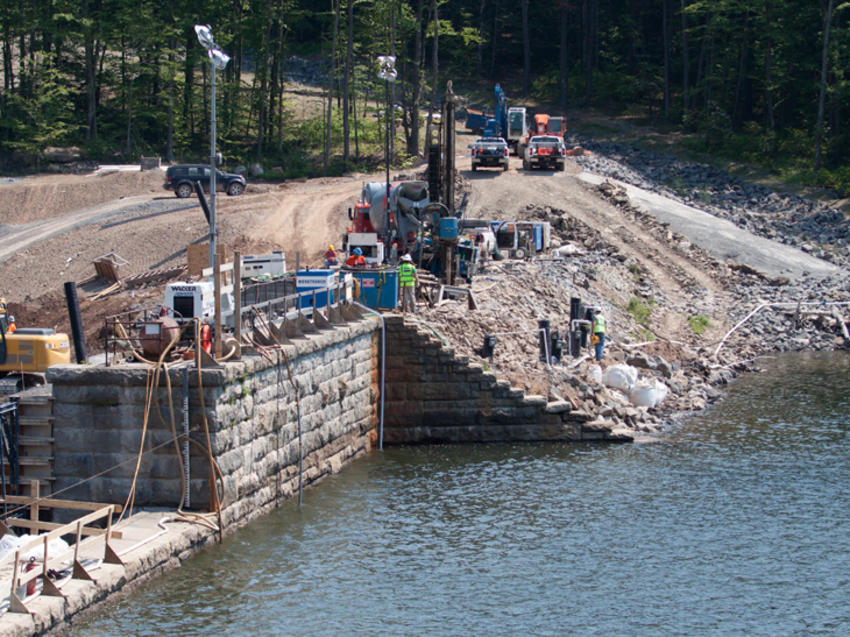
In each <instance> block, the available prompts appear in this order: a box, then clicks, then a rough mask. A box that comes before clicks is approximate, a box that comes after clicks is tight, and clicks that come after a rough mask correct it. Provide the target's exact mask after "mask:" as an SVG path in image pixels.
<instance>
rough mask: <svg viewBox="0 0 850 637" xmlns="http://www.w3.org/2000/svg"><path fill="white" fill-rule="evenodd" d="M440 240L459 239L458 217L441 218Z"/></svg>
mask: <svg viewBox="0 0 850 637" xmlns="http://www.w3.org/2000/svg"><path fill="white" fill-rule="evenodd" d="M440 238H441V239H457V217H440Z"/></svg>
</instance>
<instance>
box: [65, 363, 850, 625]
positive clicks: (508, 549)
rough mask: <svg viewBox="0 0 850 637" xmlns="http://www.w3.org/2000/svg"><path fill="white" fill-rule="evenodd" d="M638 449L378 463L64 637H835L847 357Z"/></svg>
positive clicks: (847, 468) (840, 611)
mask: <svg viewBox="0 0 850 637" xmlns="http://www.w3.org/2000/svg"><path fill="white" fill-rule="evenodd" d="M765 365H766V366H767V367H768V368H769V372H768V373H764V374H753V375H748V376H746V377H743V378H741V379H740V380H738V381H737V382H736V383H735V384H734V385H733V386H732V387H731V389H730V393H729V396H728V397H727V399H726V400H725V401H724V402H723V403H722V404H721V405H719V406H716V407H715V408H713V409H711V410H709V411H707V412H706V413H703V414H700V415H699V416H698V417H695V418H692V419H689V420H687V421H686V422H684V423H683V424H678V425H674V426H672V427H671V428H670V429H669V430H668V431H667V432H666V433H665V434H663V435H661V436H660V437H658V439H657V441H656V442H652V443H640V444H633V445H621V446H602V445H553V444H539V445H487V446H471V445H469V446H440V447H412V448H391V449H387V450H385V451H384V452H382V453H381V452H375V453H373V454H371V455H370V456H368V457H367V458H364V459H361V460H359V461H357V462H355V463H354V464H353V465H351V466H349V467H347V468H346V469H345V470H344V471H343V472H342V473H341V474H339V475H337V476H334V477H333V478H329V479H327V480H325V481H323V482H321V483H320V484H318V485H316V486H315V487H313V488H311V489H308V490H307V491H305V492H304V499H303V505H302V506H301V508H300V509H299V508H298V506H297V504H296V503H294V502H293V503H288V504H287V505H286V506H284V507H282V508H281V509H279V510H278V511H276V512H274V513H273V514H271V515H268V516H266V517H264V518H262V519H261V520H258V521H256V522H255V523H253V524H251V525H250V526H248V527H246V528H245V529H243V530H240V531H239V532H238V533H237V534H235V535H232V536H230V537H228V538H226V540H225V543H224V544H223V545H221V546H215V547H213V548H211V549H209V550H206V551H204V552H202V553H201V554H199V555H197V556H196V557H193V558H192V559H191V560H190V561H189V562H188V563H186V564H185V565H184V566H183V567H182V568H180V569H178V570H176V571H172V572H170V573H168V574H166V575H165V576H163V577H161V578H159V579H157V580H155V581H152V582H150V583H149V584H147V585H145V586H143V587H140V588H139V589H138V590H136V591H135V592H134V593H133V594H132V595H130V596H128V597H127V598H126V599H123V600H120V601H117V602H113V603H111V604H110V605H109V606H107V607H106V608H105V609H104V610H103V611H102V612H100V613H98V614H97V615H96V616H93V617H91V618H90V619H89V621H87V622H85V623H83V624H80V625H78V626H76V627H75V628H74V629H73V630H72V631H71V634H74V635H86V636H89V635H121V636H124V635H157V636H158V635H162V634H172V635H220V634H227V635H231V636H237V635H238V636H242V635H246V636H247V635H252V636H256V635H565V634H580V635H594V634H599V635H612V634H618V635H620V634H628V635H660V634H664V635H670V634H683V635H684V634H687V635H693V634H724V635H725V634H740V635H780V634H781V635H793V634H805V635H817V634H823V635H846V634H850V519H848V513H849V512H850V495H848V494H850V445H848V442H850V441H848V429H850V424H848V423H850V356H848V355H847V354H846V353H836V354H829V355H803V356H791V357H783V358H781V359H775V360H772V361H767V362H766V363H765Z"/></svg>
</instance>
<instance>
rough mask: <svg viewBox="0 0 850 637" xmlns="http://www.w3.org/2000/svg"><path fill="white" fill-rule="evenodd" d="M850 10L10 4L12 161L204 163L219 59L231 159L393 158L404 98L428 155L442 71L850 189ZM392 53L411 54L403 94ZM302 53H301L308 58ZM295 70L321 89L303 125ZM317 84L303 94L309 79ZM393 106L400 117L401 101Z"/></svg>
mask: <svg viewBox="0 0 850 637" xmlns="http://www.w3.org/2000/svg"><path fill="white" fill-rule="evenodd" d="M848 6H850V3H848V2H836V1H835V0H817V1H812V0H534V1H533V2H532V1H531V0H520V1H519V2H515V1H513V0H451V1H449V0H320V2H318V3H317V2H315V1H313V0H310V1H308V0H232V1H231V2H217V3H216V2H210V1H209V0H193V1H192V2H189V1H188V0H157V1H153V0H132V1H131V0H4V1H3V2H2V3H0V58H2V67H0V73H2V78H3V79H2V85H0V163H2V164H3V167H4V168H5V169H7V170H8V169H14V168H16V167H18V168H20V167H23V166H37V165H38V163H39V161H40V157H41V155H42V153H43V151H44V149H45V148H47V147H50V146H69V145H74V146H79V147H81V148H82V149H83V150H84V152H85V153H86V154H87V155H88V156H90V157H92V158H95V159H102V158H105V157H124V158H132V159H136V158H138V155H139V154H157V155H161V156H162V157H163V158H164V159H165V160H166V161H172V160H177V159H202V158H204V157H206V156H207V155H208V148H209V137H208V136H209V126H210V121H209V118H210V103H209V99H210V86H209V81H210V64H209V61H208V59H207V57H206V51H205V49H204V48H203V47H201V46H200V44H199V43H198V41H197V38H196V35H195V32H194V30H193V26H194V25H195V24H201V23H203V24H209V25H211V28H212V31H213V33H214V35H215V39H216V42H217V43H218V45H219V46H220V47H221V49H222V50H223V51H225V52H226V53H227V54H228V55H229V56H231V61H230V63H229V64H228V66H227V67H226V68H225V69H224V71H220V72H218V73H217V75H216V79H217V109H218V110H217V133H218V135H217V136H218V140H219V144H220V147H221V149H222V151H223V152H224V154H225V156H227V157H228V159H230V160H231V161H234V162H236V161H238V162H254V161H257V162H260V163H263V164H281V165H285V166H288V167H289V172H298V171H301V172H303V173H307V174H309V173H315V172H328V171H330V172H333V171H338V170H342V169H344V168H345V167H347V166H351V165H352V164H353V163H357V162H364V161H365V162H368V161H369V160H370V158H372V159H374V157H376V156H380V155H381V152H380V151H381V125H380V122H379V121H378V120H377V119H376V118H374V117H370V115H373V114H374V113H375V110H376V109H380V110H381V111H384V110H387V109H384V108H382V106H383V105H384V102H385V101H386V97H387V95H386V94H387V93H390V96H389V97H390V100H389V101H390V102H391V103H392V104H398V106H399V107H400V108H399V110H398V115H397V118H398V119H397V125H398V131H399V135H398V139H396V136H395V135H393V140H392V141H393V145H394V148H393V154H394V156H395V157H397V158H403V157H404V156H412V155H417V154H420V153H421V152H422V147H421V145H422V140H423V132H424V129H425V127H427V126H428V125H429V124H430V119H428V120H425V121H422V118H421V116H420V113H421V112H426V113H430V112H432V111H433V110H434V109H435V108H438V106H437V104H438V102H439V98H440V94H441V92H442V91H443V90H444V89H445V84H446V81H447V80H449V79H450V80H452V81H453V85H454V90H455V92H457V93H461V94H464V95H468V96H470V97H472V99H473V100H475V99H476V98H477V99H478V101H481V102H487V101H489V100H490V96H491V95H492V86H493V85H494V84H495V83H496V82H499V83H501V84H502V86H503V87H504V88H505V89H506V91H507V93H508V96H509V100H510V102H511V103H522V102H523V101H524V100H525V101H528V102H531V101H533V102H534V103H538V104H543V105H546V106H547V107H548V108H552V109H554V108H562V109H567V108H589V107H595V108H600V109H603V110H606V111H609V112H627V113H630V114H635V115H640V116H642V117H647V118H649V119H650V120H651V121H653V122H655V123H658V124H664V125H672V126H678V127H681V128H682V129H683V130H684V131H686V132H689V133H692V134H693V135H692V136H691V139H692V140H696V141H694V142H693V143H696V144H698V145H699V146H700V147H702V148H706V149H708V150H711V151H713V152H727V153H730V154H733V155H735V156H738V157H745V158H752V159H755V160H759V161H762V162H764V163H767V164H770V165H772V166H773V167H774V168H777V169H794V170H796V171H797V172H801V173H805V174H808V176H809V178H811V179H814V180H820V181H821V182H822V183H825V184H826V185H832V186H836V187H842V188H846V187H847V184H850V168H848V167H847V166H846V164H847V159H848V157H847V155H848V153H850V144H848V143H847V141H848V134H849V133H848V131H847V127H846V126H845V125H844V114H845V111H846V109H847V107H848V106H850V89H849V88H848V78H847V77H846V71H845V69H847V68H848V64H847V59H848V45H850V38H848V35H850V21H848V19H847V15H848V12H847V8H848ZM379 55H394V56H396V58H397V63H396V68H397V71H398V78H397V80H396V81H395V82H393V83H392V85H391V86H389V85H387V84H385V83H384V82H383V81H382V80H380V79H379V78H378V77H377V72H378V65H377V57H378V56H379ZM305 60H306V62H305ZM299 69H300V70H301V71H302V73H301V75H300V76H298V77H297V79H299V80H301V81H302V82H303V83H305V84H307V85H308V86H309V87H310V91H312V93H313V95H314V96H315V97H317V98H318V99H319V100H321V104H322V106H321V109H319V110H320V111H321V114H320V115H318V114H317V115H316V116H315V117H307V118H304V117H300V116H298V115H297V113H295V111H294V109H293V108H292V104H291V103H290V102H289V101H288V99H287V97H286V94H285V93H284V91H285V89H288V88H291V87H292V85H293V82H294V80H295V79H296V78H295V76H294V73H295V71H296V70H299ZM305 90H306V89H305ZM388 110H389V112H391V113H393V114H394V113H395V112H396V108H395V107H393V108H391V109H388Z"/></svg>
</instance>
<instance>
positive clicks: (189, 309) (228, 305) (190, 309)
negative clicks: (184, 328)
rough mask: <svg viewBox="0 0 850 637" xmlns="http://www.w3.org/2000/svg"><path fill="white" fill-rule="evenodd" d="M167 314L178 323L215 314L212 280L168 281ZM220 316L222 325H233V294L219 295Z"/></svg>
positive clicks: (209, 317) (166, 294)
mask: <svg viewBox="0 0 850 637" xmlns="http://www.w3.org/2000/svg"><path fill="white" fill-rule="evenodd" d="M163 305H165V307H166V309H167V310H168V313H167V316H170V317H172V318H173V319H175V320H176V321H177V322H178V323H182V322H184V321H189V320H192V319H193V318H199V319H201V320H202V321H203V320H204V319H212V318H213V316H214V315H215V286H214V285H213V282H212V281H197V282H191V281H189V282H184V283H169V284H168V285H166V286H165V300H164V302H163ZM221 316H222V323H223V324H224V325H227V326H230V327H232V326H233V294H232V293H225V294H222V295H221Z"/></svg>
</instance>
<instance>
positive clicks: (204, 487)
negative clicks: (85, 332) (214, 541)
mask: <svg viewBox="0 0 850 637" xmlns="http://www.w3.org/2000/svg"><path fill="white" fill-rule="evenodd" d="M379 330H380V322H379V321H378V320H377V319H375V318H366V319H363V320H361V321H358V322H356V323H349V324H346V325H343V326H338V327H336V328H335V329H333V330H328V331H322V332H320V333H318V334H313V335H310V336H309V337H308V338H304V339H298V340H295V341H293V344H292V345H286V346H284V347H283V348H282V349H281V350H277V351H275V350H273V351H270V352H269V353H268V354H267V357H264V356H261V355H259V354H257V353H254V354H246V355H245V356H243V360H242V361H239V362H226V363H224V364H223V365H222V366H221V367H219V368H206V369H203V370H202V371H201V376H200V379H199V377H198V373H197V370H196V369H195V368H194V366H193V365H192V364H191V363H189V364H182V363H181V364H177V365H175V366H173V367H172V368H171V369H170V370H169V371H168V374H167V375H166V374H165V373H161V374H160V375H159V376H158V377H156V376H155V374H154V373H153V372H152V369H151V368H150V367H149V366H146V365H143V364H124V365H121V366H118V367H110V368H103V367H86V366H77V365H67V366H58V367H54V368H51V369H50V371H49V372H48V381H49V382H50V383H52V387H53V396H54V411H53V415H54V418H55V425H54V439H55V441H54V454H55V464H54V466H55V482H54V489H53V491H54V493H56V492H59V491H61V492H62V493H63V496H62V497H67V498H72V499H84V500H91V501H97V502H114V503H119V504H123V503H124V501H125V499H126V497H127V494H128V493H129V491H130V488H131V485H132V484H133V481H134V476H136V478H135V485H136V495H135V503H136V505H139V506H164V507H175V506H176V505H178V504H179V503H180V499H181V496H182V495H183V486H182V484H183V483H182V482H181V478H180V467H181V464H182V460H181V459H180V458H179V456H178V453H177V451H178V450H177V448H176V447H175V445H174V442H173V438H174V436H173V433H172V432H173V430H172V413H173V420H174V428H175V429H176V431H177V433H178V434H179V433H182V431H183V414H182V404H183V368H184V367H188V368H189V370H190V371H189V423H190V432H191V433H190V438H191V439H192V444H191V445H190V446H191V453H190V456H191V467H190V473H191V480H190V488H191V492H190V493H191V504H192V506H191V508H192V509H193V510H198V509H206V508H207V507H208V506H209V501H210V489H209V477H210V475H211V469H210V462H209V460H208V458H207V456H206V452H205V449H206V446H207V445H206V437H207V436H206V433H205V428H204V416H206V421H207V426H208V429H209V439H210V445H211V450H212V456H213V458H214V459H215V462H216V463H217V466H218V471H220V473H221V475H222V476H223V483H224V504H225V508H224V516H225V521H226V522H232V521H236V520H244V519H250V518H253V517H255V516H256V515H259V514H260V513H262V512H264V511H265V510H267V509H270V508H273V507H274V506H277V505H279V504H280V503H281V502H282V501H283V500H285V499H287V498H289V497H291V496H292V495H293V494H296V493H297V490H298V488H299V476H300V482H301V484H302V485H304V486H306V485H309V484H311V483H312V482H315V481H316V480H319V479H320V478H321V477H323V476H325V475H328V474H330V473H334V472H336V471H339V470H340V469H341V468H342V466H343V465H344V464H345V463H346V462H347V461H349V460H351V459H352V458H354V457H356V456H358V455H361V454H363V453H365V452H366V451H368V450H369V449H370V448H371V445H372V438H374V436H375V427H376V424H377V400H378V385H377V382H378V374H377V371H376V370H377V369H378V368H379V344H380V339H379V334H378V331H379ZM290 374H291V376H290ZM169 383H170V388H169ZM151 385H153V386H154V389H152V390H149V389H148V388H149V387H150V386H151ZM296 388H297V400H296ZM149 393H150V395H151V396H152V397H153V398H152V400H151V401H150V405H149V408H146V405H148V401H147V396H148V394H149ZM202 399H203V407H202ZM299 424H300V436H299ZM143 432H144V443H142V440H143ZM140 445H142V447H143V449H144V452H145V453H144V454H143V455H142V458H141V462H140V464H139V468H138V471H136V460H137V457H138V451H139V448H140ZM180 448H181V449H182V443H181V445H180ZM299 465H300V466H301V473H300V474H299ZM213 471H215V470H213ZM92 476H96V477H95V478H93V479H88V480H87V478H90V477H92Z"/></svg>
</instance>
